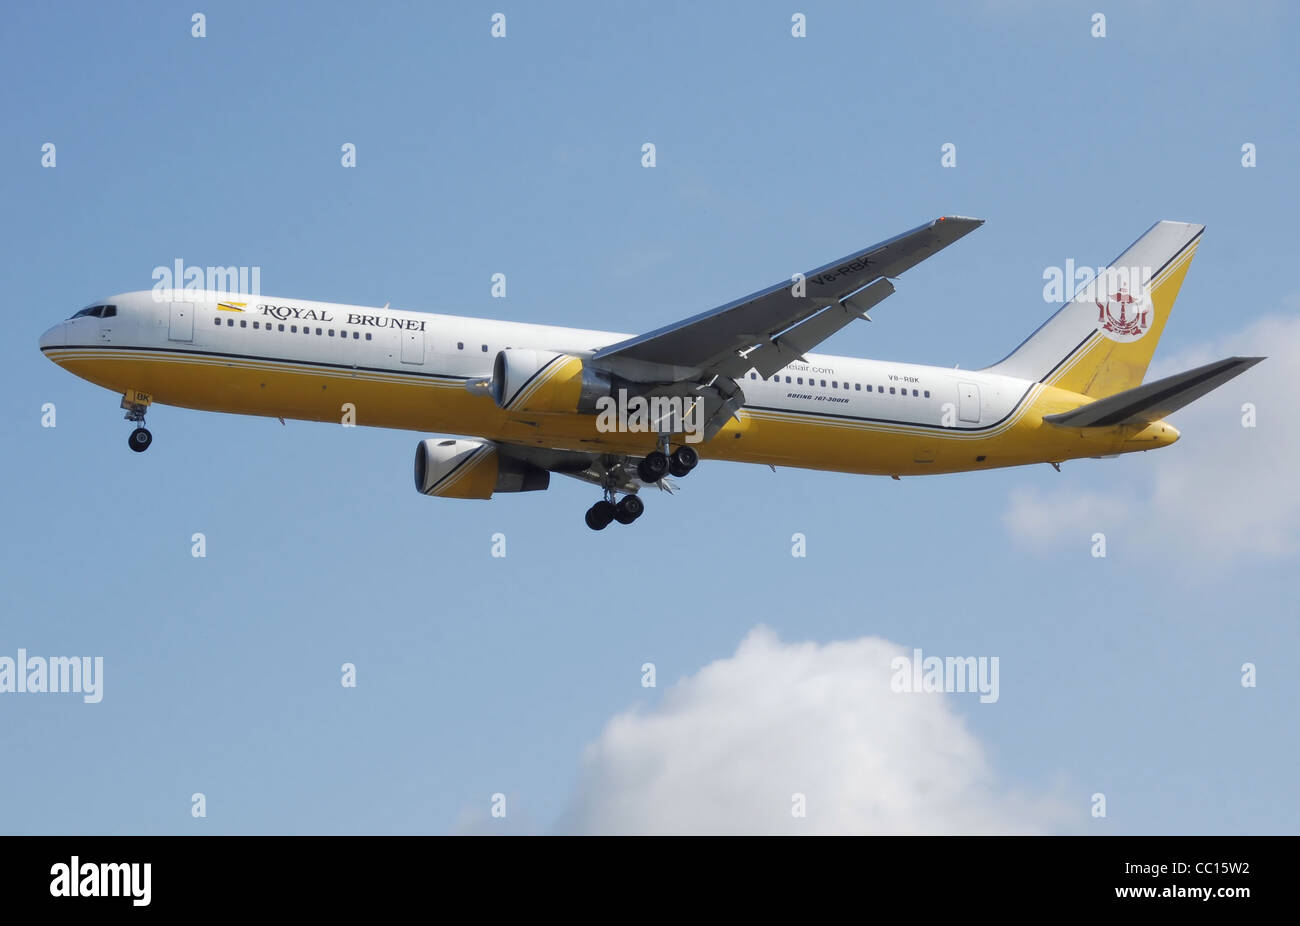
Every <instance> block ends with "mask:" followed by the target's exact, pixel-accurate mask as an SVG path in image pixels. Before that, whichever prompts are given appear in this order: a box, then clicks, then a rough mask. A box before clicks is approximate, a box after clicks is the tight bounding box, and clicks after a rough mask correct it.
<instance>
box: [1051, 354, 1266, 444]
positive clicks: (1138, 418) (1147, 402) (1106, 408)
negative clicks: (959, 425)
mask: <svg viewBox="0 0 1300 926" xmlns="http://www.w3.org/2000/svg"><path fill="white" fill-rule="evenodd" d="M1263 359H1264V358H1263V357H1229V358H1228V359H1226V360H1216V361H1215V362H1214V363H1207V364H1206V365H1205V366H1203V367H1197V368H1196V369H1194V370H1188V371H1187V372H1185V373H1176V374H1174V375H1173V376H1166V377H1165V378H1164V379H1158V380H1156V381H1155V382H1150V383H1143V384H1142V385H1141V386H1137V387H1136V388H1133V389H1126V390H1124V391H1123V392H1117V393H1115V395H1112V396H1107V397H1106V398H1104V399H1098V400H1097V401H1096V402H1090V403H1088V404H1087V405H1082V406H1080V407H1079V408H1076V409H1074V410H1073V411H1068V412H1062V413H1061V414H1059V415H1047V416H1046V417H1044V418H1043V420H1044V421H1047V422H1050V423H1051V424H1055V425H1059V426H1061V427H1066V428H1106V427H1113V426H1115V425H1120V424H1150V423H1151V422H1153V421H1159V420H1160V419H1161V418H1164V417H1166V416H1167V415H1169V414H1171V413H1172V412H1176V411H1178V409H1180V408H1182V407H1183V406H1184V405H1190V404H1191V403H1192V402H1195V401H1196V400H1197V399H1199V398H1200V397H1201V396H1203V395H1205V394H1206V393H1207V392H1210V391H1212V390H1214V389H1217V388H1219V387H1220V386H1222V385H1223V384H1224V383H1226V382H1227V381H1228V380H1230V379H1232V378H1233V377H1234V376H1238V375H1239V374H1241V373H1245V372H1246V371H1247V370H1249V369H1250V368H1251V367H1253V366H1254V365H1255V364H1257V363H1259V362H1260V361H1261V360H1263Z"/></svg>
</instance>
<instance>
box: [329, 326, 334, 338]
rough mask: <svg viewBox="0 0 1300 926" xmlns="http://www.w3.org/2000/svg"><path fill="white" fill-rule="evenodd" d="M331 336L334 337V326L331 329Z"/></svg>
mask: <svg viewBox="0 0 1300 926" xmlns="http://www.w3.org/2000/svg"><path fill="white" fill-rule="evenodd" d="M330 337H331V338H332V337H334V329H333V328H331V329H330Z"/></svg>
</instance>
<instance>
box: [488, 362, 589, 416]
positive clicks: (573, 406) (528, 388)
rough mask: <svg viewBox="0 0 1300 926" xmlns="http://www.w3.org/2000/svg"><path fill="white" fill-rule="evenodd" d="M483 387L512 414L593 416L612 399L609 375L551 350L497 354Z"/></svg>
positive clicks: (500, 405) (501, 406)
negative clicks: (602, 402)
mask: <svg viewBox="0 0 1300 926" xmlns="http://www.w3.org/2000/svg"><path fill="white" fill-rule="evenodd" d="M476 385H479V384H476ZM481 385H482V386H485V387H486V390H487V392H488V394H489V395H491V396H492V401H494V402H496V403H497V406H498V407H499V408H503V409H506V410H507V411H512V412H537V413H545V412H579V413H581V414H588V415H594V414H595V413H596V411H597V409H596V401H597V400H598V399H600V398H601V397H603V396H611V395H613V384H612V382H611V379H610V375H609V374H608V373H606V372H605V371H603V370H593V369H592V368H591V366H590V365H589V364H588V363H587V362H586V361H585V360H583V359H582V358H581V357H575V356H573V355H572V354H561V353H558V352H556V351H550V350H527V349H515V348H507V349H506V350H502V351H498V352H497V356H496V360H495V361H494V362H493V364H492V378H491V379H489V380H487V382H486V383H485V384H481Z"/></svg>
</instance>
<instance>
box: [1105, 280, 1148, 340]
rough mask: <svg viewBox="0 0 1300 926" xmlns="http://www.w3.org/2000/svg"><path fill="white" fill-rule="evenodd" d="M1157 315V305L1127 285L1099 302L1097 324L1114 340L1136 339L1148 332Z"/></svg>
mask: <svg viewBox="0 0 1300 926" xmlns="http://www.w3.org/2000/svg"><path fill="white" fill-rule="evenodd" d="M1154 316H1155V306H1153V305H1152V304H1151V299H1150V298H1149V297H1148V296H1147V295H1146V294H1145V293H1144V294H1143V295H1141V296H1133V295H1131V294H1130V293H1129V291H1128V287H1127V286H1120V287H1119V290H1118V292H1116V293H1115V294H1114V295H1112V296H1108V297H1106V301H1105V302H1101V301H1100V300H1098V302H1097V325H1098V327H1099V328H1100V330H1101V332H1102V333H1103V334H1104V335H1105V336H1106V337H1108V338H1110V339H1111V340H1112V341H1136V340H1138V339H1139V338H1141V337H1142V335H1144V334H1146V333H1147V329H1148V328H1150V327H1151V321H1152V319H1153V317H1154Z"/></svg>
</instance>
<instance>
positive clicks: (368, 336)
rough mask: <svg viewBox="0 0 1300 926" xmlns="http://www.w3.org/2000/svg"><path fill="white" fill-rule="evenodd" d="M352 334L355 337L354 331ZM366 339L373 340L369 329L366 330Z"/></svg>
mask: <svg viewBox="0 0 1300 926" xmlns="http://www.w3.org/2000/svg"><path fill="white" fill-rule="evenodd" d="M352 336H353V337H354V338H355V337H356V333H355V332H353V334H352ZM366 340H367V341H373V340H374V338H372V337H371V336H370V332H369V331H367V332H366Z"/></svg>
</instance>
